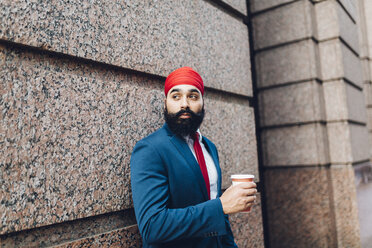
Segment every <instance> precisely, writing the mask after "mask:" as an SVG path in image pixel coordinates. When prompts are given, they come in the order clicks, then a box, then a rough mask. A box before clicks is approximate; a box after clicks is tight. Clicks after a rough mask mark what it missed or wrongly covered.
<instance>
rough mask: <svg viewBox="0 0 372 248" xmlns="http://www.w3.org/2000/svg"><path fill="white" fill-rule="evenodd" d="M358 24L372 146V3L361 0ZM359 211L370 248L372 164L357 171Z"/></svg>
mask: <svg viewBox="0 0 372 248" xmlns="http://www.w3.org/2000/svg"><path fill="white" fill-rule="evenodd" d="M357 3H358V5H357V7H358V12H357V13H358V14H359V15H358V17H359V18H358V20H357V21H358V23H359V25H358V26H359V44H360V55H359V57H360V60H361V63H362V68H363V92H364V93H365V105H366V108H367V127H368V133H369V140H370V144H372V74H371V72H372V53H371V51H372V20H371V18H370V16H371V15H372V3H371V1H365V0H359V1H357ZM355 174H356V184H357V197H358V210H359V222H360V237H361V242H362V247H368V246H369V245H370V244H371V242H372V233H371V230H372V213H371V211H370V210H371V205H372V202H371V199H372V165H371V162H369V163H365V164H361V165H359V166H358V167H356V169H355Z"/></svg>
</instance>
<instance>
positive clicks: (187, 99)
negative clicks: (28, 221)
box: [130, 67, 257, 248]
mask: <svg viewBox="0 0 372 248" xmlns="http://www.w3.org/2000/svg"><path fill="white" fill-rule="evenodd" d="M164 93H165V101H164V117H165V122H166V123H165V124H164V126H163V127H162V128H160V129H159V130H157V131H156V132H154V133H152V134H150V135H149V136H148V137H146V138H144V139H142V140H140V141H139V142H138V143H137V144H136V146H135V148H134V149H133V153H132V157H131V162H130V165H131V184H132V193H133V203H134V210H135V214H136V219H137V223H138V227H139V230H140V233H141V236H142V240H143V247H172V248H182V247H185V248H186V247H188V248H191V247H201V248H208V247H211V248H212V247H213V248H215V247H237V246H236V244H235V242H234V238H233V234H232V231H231V228H230V223H229V220H228V214H231V213H237V212H240V211H243V210H245V209H248V208H249V207H251V206H252V204H253V203H254V201H255V199H256V196H255V194H256V193H257V190H256V184H255V183H253V182H249V183H241V184H238V185H236V186H231V187H229V188H228V189H227V190H226V191H225V192H224V193H223V194H222V195H221V168H220V165H219V159H218V153H217V149H216V146H215V145H214V144H213V143H212V142H211V141H210V140H209V139H207V138H206V137H204V136H202V135H201V133H200V130H199V126H200V124H201V123H202V121H203V117H204V100H203V96H204V84H203V80H202V78H201V77H200V75H199V74H198V73H197V72H196V71H194V70H193V69H192V68H190V67H182V68H179V69H177V70H175V71H173V72H172V73H171V74H169V76H168V77H167V79H166V80H165V86H164Z"/></svg>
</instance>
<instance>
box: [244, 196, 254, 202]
mask: <svg viewBox="0 0 372 248" xmlns="http://www.w3.org/2000/svg"><path fill="white" fill-rule="evenodd" d="M255 201H256V196H247V197H246V198H245V202H246V203H247V204H248V203H252V204H253V203H254V202H255Z"/></svg>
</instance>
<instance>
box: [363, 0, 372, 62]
mask: <svg viewBox="0 0 372 248" xmlns="http://www.w3.org/2000/svg"><path fill="white" fill-rule="evenodd" d="M363 11H364V15H365V17H366V18H365V22H366V36H367V41H368V54H369V55H368V57H369V58H372V18H370V17H371V16H372V2H371V1H368V0H364V9H363Z"/></svg>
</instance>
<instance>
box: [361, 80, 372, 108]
mask: <svg viewBox="0 0 372 248" xmlns="http://www.w3.org/2000/svg"><path fill="white" fill-rule="evenodd" d="M363 92H364V96H365V101H366V105H367V106H370V107H372V82H368V83H364V84H363Z"/></svg>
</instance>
